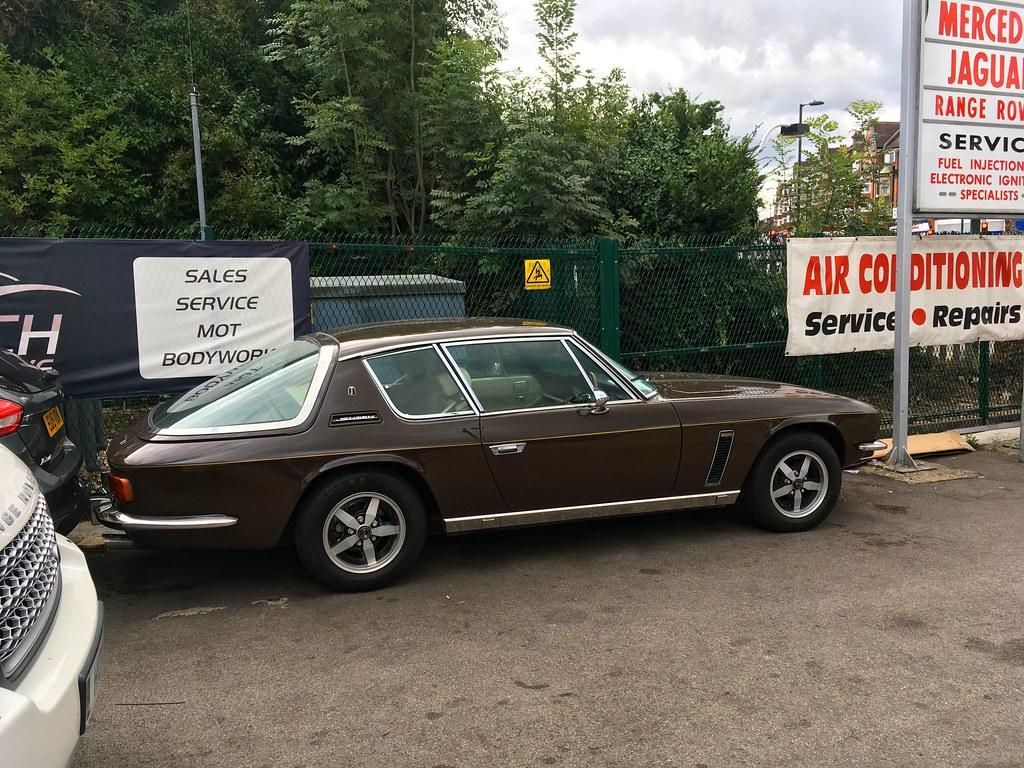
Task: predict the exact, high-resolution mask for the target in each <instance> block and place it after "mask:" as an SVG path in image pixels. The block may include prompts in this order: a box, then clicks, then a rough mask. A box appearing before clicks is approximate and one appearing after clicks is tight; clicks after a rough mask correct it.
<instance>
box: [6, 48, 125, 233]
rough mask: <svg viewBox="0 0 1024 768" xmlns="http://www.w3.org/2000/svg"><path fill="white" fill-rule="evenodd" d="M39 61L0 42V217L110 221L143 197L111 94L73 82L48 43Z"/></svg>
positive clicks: (60, 222)
mask: <svg viewBox="0 0 1024 768" xmlns="http://www.w3.org/2000/svg"><path fill="white" fill-rule="evenodd" d="M46 55H47V56H48V59H47V67H46V68H45V69H40V68H36V67H34V66H32V65H29V64H21V63H18V62H16V61H14V60H12V59H11V58H10V56H8V55H7V53H6V52H5V51H4V49H3V48H2V47H0V81H2V82H4V83H6V86H5V87H3V88H0V136H3V140H2V141H0V218H2V219H3V221H5V223H7V224H11V225H14V226H18V225H26V224H28V225H55V226H58V227H62V226H67V225H70V224H99V225H116V224H119V223H121V222H123V221H124V220H126V219H127V218H128V217H129V216H130V215H131V213H132V210H133V208H134V207H135V206H137V205H139V204H141V203H142V202H143V200H144V198H145V187H144V185H143V184H141V183H139V181H138V179H137V178H136V177H135V174H134V171H133V169H132V167H131V163H130V161H129V150H130V143H131V140H130V138H129V135H128V134H127V132H126V131H125V129H124V127H123V125H122V124H121V121H120V119H119V115H118V112H117V109H116V106H115V104H114V103H113V101H112V100H111V99H109V98H108V99H96V98H92V97H91V96H90V95H88V94H85V93H83V92H82V91H81V90H79V89H78V88H76V87H75V84H74V82H73V78H72V77H71V75H70V74H69V72H68V69H67V68H66V67H65V64H64V62H63V60H62V59H61V58H60V57H59V56H58V55H57V54H55V53H53V52H52V51H49V52H47V53H46Z"/></svg>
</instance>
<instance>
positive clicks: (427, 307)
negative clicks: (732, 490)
mask: <svg viewBox="0 0 1024 768" xmlns="http://www.w3.org/2000/svg"><path fill="white" fill-rule="evenodd" d="M3 235H5V236H22V237H28V236H33V237H40V236H42V237H105V238H119V239H140V240H145V239H191V237H193V236H194V230H190V231H188V232H184V231H176V232H169V231H163V232H154V231H142V230H132V229H125V230H119V231H115V232H110V231H103V232H100V231H95V230H90V229H76V230H71V229H67V228H64V229H61V228H59V227H58V228H34V229H33V230H30V231H24V230H22V231H7V232H4V233H3ZM210 235H212V233H208V236H210ZM216 235H217V239H218V240H254V239H260V240H281V239H288V240H304V241H307V242H308V243H309V245H310V272H311V278H310V280H311V293H312V303H313V306H312V309H311V314H312V317H313V322H314V327H315V328H318V329H326V328H331V327H338V326H343V325H350V324H353V323H357V322H375V321H388V320H398V319H410V318H416V317H446V316H467V317H475V316H494V317H522V318H528V319H535V320H545V321H550V322H556V323H562V324H565V325H569V326H571V327H573V328H575V329H576V330H578V331H579V332H580V333H581V334H582V335H583V336H584V337H586V338H587V339H589V340H590V341H592V342H593V343H595V344H597V345H598V346H600V347H601V348H602V349H604V350H605V351H606V352H607V353H608V354H610V355H612V356H614V357H616V358H618V359H621V360H622V361H623V362H624V363H625V364H626V365H628V366H630V367H632V368H634V369H636V370H639V371H668V370H683V371H696V372H706V373H717V374H729V375H738V376H751V377H755V378H767V379H776V380H781V381H787V382H792V383H797V384H801V385H805V386H811V387H815V388H821V389H824V390H826V391H829V392H835V393H838V394H843V395H848V396H851V397H855V398H858V399H861V400H865V401H867V402H869V403H872V404H873V405H875V406H876V407H878V408H879V409H880V410H882V411H883V413H885V414H886V422H885V423H886V424H888V414H889V411H890V409H891V405H892V403H891V399H892V357H893V356H892V353H891V352H859V353H852V354H845V355H828V356H820V357H786V356H785V338H786V269H785V247H784V246H778V245H769V244H767V243H764V242H761V243H754V242H750V243H730V244H725V243H722V242H721V241H720V240H717V241H716V240H715V239H713V238H707V239H705V240H704V241H703V242H697V243H690V244H686V245H685V246H680V247H654V246H648V245H644V244H629V246H628V247H623V246H622V245H621V244H620V243H619V242H618V241H616V240H612V239H609V238H601V239H597V240H594V239H580V240H575V241H570V242H562V243H544V242H534V241H530V240H526V239H522V238H494V237H491V238H481V239H475V240H473V241H452V240H446V239H440V238H435V239H429V238H419V239H417V240H415V241H402V240H397V239H392V238H377V239H373V238H354V237H351V236H342V235H327V234H323V233H296V232H252V231H245V232H229V231H218V232H217V233H216ZM527 259H549V260H550V262H551V271H552V274H551V278H552V281H551V282H552V286H551V288H550V290H538V291H526V290H524V289H523V282H524V261H525V260H527ZM1022 368H1024V343H1021V342H1014V343H1000V344H988V343H981V344H969V345H958V346H954V347H933V348H920V349H913V350H911V390H910V412H911V427H912V430H914V431H930V430H932V429H938V428H949V427H966V426H975V425H979V424H985V423H991V422H998V421H1008V420H1011V419H1016V418H1019V412H1020V396H1021V385H1022V382H1021V372H1022ZM114 402H115V401H114V400H111V401H108V404H113V403H114Z"/></svg>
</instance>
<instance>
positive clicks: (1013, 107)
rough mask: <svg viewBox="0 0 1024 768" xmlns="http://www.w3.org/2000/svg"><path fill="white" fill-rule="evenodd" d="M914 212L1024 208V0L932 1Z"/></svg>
mask: <svg viewBox="0 0 1024 768" xmlns="http://www.w3.org/2000/svg"><path fill="white" fill-rule="evenodd" d="M925 7H926V15H925V17H924V23H923V25H922V29H921V77H920V91H919V117H918V165H917V174H916V176H917V185H916V198H915V205H914V212H915V213H920V214H943V213H961V214H965V215H966V214H972V213H973V214H979V215H982V214H988V215H992V214H1004V215H1008V216H1010V215H1016V214H1019V213H1020V212H1021V211H1024V2H1012V1H1011V0H993V1H992V2H956V1H955V0H938V1H937V0H929V2H927V3H925Z"/></svg>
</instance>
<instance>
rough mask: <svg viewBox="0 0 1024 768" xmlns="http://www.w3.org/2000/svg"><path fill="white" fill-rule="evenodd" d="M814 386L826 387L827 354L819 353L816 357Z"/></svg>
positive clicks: (818, 387) (816, 387) (817, 387)
mask: <svg viewBox="0 0 1024 768" xmlns="http://www.w3.org/2000/svg"><path fill="white" fill-rule="evenodd" d="M814 388H815V389H824V388H825V356H824V355H818V356H817V357H815V358H814Z"/></svg>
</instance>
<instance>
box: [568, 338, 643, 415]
mask: <svg viewBox="0 0 1024 768" xmlns="http://www.w3.org/2000/svg"><path fill="white" fill-rule="evenodd" d="M569 346H570V347H571V348H572V353H573V354H574V355H576V359H577V360H579V361H580V367H581V368H582V369H583V372H584V373H585V374H587V378H588V379H590V386H592V387H593V388H594V389H600V390H601V391H602V392H604V393H605V394H606V395H608V399H609V400H612V401H614V400H632V399H633V396H632V395H631V394H629V392H627V391H626V389H625V387H623V386H622V385H621V384H619V382H618V381H616V380H615V379H614V378H612V376H611V374H609V373H608V372H607V371H606V370H605V369H604V368H602V367H601V366H600V365H598V364H597V361H596V360H594V358H593V357H591V356H590V355H589V354H588V353H587V351H586V350H584V349H583V348H582V347H580V345H579V344H577V343H576V342H574V341H570V342H569Z"/></svg>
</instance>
